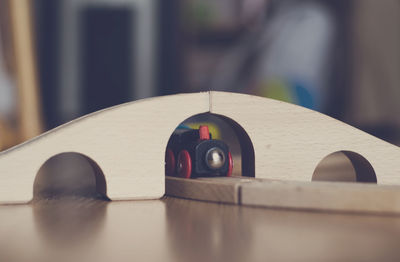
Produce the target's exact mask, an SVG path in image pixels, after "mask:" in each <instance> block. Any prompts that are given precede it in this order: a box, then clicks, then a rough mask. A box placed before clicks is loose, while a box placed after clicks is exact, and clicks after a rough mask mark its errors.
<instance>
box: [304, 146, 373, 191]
mask: <svg viewBox="0 0 400 262" xmlns="http://www.w3.org/2000/svg"><path fill="white" fill-rule="evenodd" d="M312 181H336V182H365V183H377V178H376V174H375V171H374V168H373V167H372V165H371V164H370V163H369V161H368V160H367V159H366V158H365V157H363V156H362V155H360V154H358V153H355V152H352V151H345V150H343V151H337V152H334V153H332V154H329V155H328V156H326V157H325V158H324V159H322V160H321V161H320V162H319V163H318V165H317V167H316V168H315V170H314V173H313V176H312Z"/></svg>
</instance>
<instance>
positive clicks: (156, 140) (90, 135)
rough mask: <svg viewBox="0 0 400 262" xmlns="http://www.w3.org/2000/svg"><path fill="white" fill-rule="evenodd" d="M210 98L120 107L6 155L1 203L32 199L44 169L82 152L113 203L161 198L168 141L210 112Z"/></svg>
mask: <svg viewBox="0 0 400 262" xmlns="http://www.w3.org/2000/svg"><path fill="white" fill-rule="evenodd" d="M208 99H209V96H208V93H197V94H184V95H175V96H166V97H158V98H152V99H144V100H140V101H136V102H132V103H127V104H123V105H119V106H116V107H112V108H109V109H106V110H102V111H99V112H96V113H93V114H90V115H88V116H85V117H82V118H79V119H77V120H75V121H72V122H70V123H68V124H65V125H63V126H60V127H58V128H56V129H54V130H52V131H50V132H48V133H45V134H43V135H41V136H39V137H37V138H35V139H33V140H30V141H28V142H26V143H24V144H21V145H19V146H17V147H14V148H11V149H10V150H7V151H5V152H3V153H1V154H0V203H18V202H28V201H29V200H31V199H32V196H33V194H32V192H33V184H34V179H35V176H36V174H37V172H38V170H39V168H40V167H41V166H42V165H43V164H44V163H45V162H46V160H48V159H49V158H51V157H53V156H55V155H57V154H60V153H64V152H77V153H80V154H83V155H84V156H86V157H88V158H89V159H91V160H93V161H94V162H95V163H97V165H98V166H99V168H100V169H101V171H102V173H103V174H104V176H105V181H106V186H107V195H108V197H109V198H110V199H112V200H117V199H124V200H125V199H148V198H160V197H162V196H163V195H164V182H165V181H164V180H165V179H164V157H165V148H166V145H167V142H168V139H169V137H170V135H171V134H172V132H173V131H174V129H175V128H176V127H177V126H178V125H179V124H180V122H182V120H184V119H186V118H188V117H190V116H192V115H194V114H198V113H203V112H207V111H208V109H209V101H208Z"/></svg>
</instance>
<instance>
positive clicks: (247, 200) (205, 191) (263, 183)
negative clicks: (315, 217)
mask: <svg viewBox="0 0 400 262" xmlns="http://www.w3.org/2000/svg"><path fill="white" fill-rule="evenodd" d="M166 194H167V195H169V196H174V197H181V198H188V199H194V200H205V201H211V202H217V203H230V204H237V205H244V206H259V207H267V208H289V209H301V210H319V211H322V210H325V211H335V212H351V213H375V214H400V186H389V185H375V184H366V183H348V182H346V183H344V182H299V181H289V180H271V179H260V178H258V179H257V178H240V177H237V178H234V177H225V178H222V177H221V178H197V179H183V178H175V177H166Z"/></svg>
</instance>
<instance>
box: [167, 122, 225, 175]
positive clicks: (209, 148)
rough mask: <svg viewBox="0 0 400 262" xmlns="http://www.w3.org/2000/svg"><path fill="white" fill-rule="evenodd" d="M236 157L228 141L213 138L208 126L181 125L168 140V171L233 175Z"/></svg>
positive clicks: (187, 173)
mask: <svg viewBox="0 0 400 262" xmlns="http://www.w3.org/2000/svg"><path fill="white" fill-rule="evenodd" d="M232 170H233V159H232V155H231V152H230V151H229V147H228V145H227V144H226V143H224V142H223V141H221V140H218V139H212V137H211V134H210V132H209V129H208V126H207V125H203V126H200V127H199V129H191V128H189V127H187V126H182V125H181V126H179V127H178V128H177V129H176V130H175V131H174V133H173V134H172V136H171V138H170V139H169V141H168V145H167V150H166V153H165V174H166V175H167V176H177V177H182V178H195V177H214V176H231V175H232Z"/></svg>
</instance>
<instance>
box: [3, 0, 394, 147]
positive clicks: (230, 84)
mask: <svg viewBox="0 0 400 262" xmlns="http://www.w3.org/2000/svg"><path fill="white" fill-rule="evenodd" d="M399 26H400V1H398V0H381V1H375V0H335V1H328V0H168V1H166V0H18V1H17V0H0V150H4V149H6V148H9V147H11V146H13V145H15V144H18V143H21V142H23V141H25V140H27V139H29V138H31V137H34V136H36V135H39V134H40V133H42V132H44V131H46V130H49V129H52V128H54V127H56V126H59V125H61V124H63V123H65V122H67V121H70V120H72V119H75V118H77V117H79V116H82V115H85V114H88V113H90V112H93V111H97V110H99V109H102V108H106V107H109V106H113V105H116V104H120V103H124V102H128V101H133V100H136V99H141V98H146V97H152V96H160V95H168V94H175V93H181V92H198V91H207V90H221V91H232V92H240V93H247V94H254V95H259V96H265V97H270V98H274V99H279V100H283V101H287V102H290V103H294V104H298V105H301V106H305V107H308V108H311V109H313V110H317V111H320V112H322V113H325V114H328V115H330V116H332V117H334V118H337V119H339V120H342V121H344V122H346V123H349V124H351V125H353V126H356V127H358V128H360V129H362V130H365V131H366V132H369V133H371V134H373V135H375V136H378V137H380V138H382V139H384V140H386V141H389V142H391V143H395V144H399V143H400V128H399V127H400V117H399V114H400V103H399V101H400V30H399Z"/></svg>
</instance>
